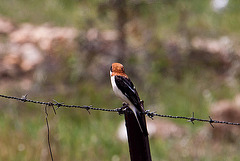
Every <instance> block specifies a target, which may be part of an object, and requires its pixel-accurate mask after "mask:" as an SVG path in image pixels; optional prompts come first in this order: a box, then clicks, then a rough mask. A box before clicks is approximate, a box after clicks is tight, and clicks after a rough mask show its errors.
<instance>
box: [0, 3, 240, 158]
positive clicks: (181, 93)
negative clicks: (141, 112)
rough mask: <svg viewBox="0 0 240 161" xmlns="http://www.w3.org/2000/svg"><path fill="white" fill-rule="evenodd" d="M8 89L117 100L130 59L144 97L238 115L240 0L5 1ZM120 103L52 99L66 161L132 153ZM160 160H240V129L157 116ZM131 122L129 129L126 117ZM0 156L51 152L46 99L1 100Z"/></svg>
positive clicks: (33, 95) (160, 107)
mask: <svg viewBox="0 0 240 161" xmlns="http://www.w3.org/2000/svg"><path fill="white" fill-rule="evenodd" d="M0 4H1V5H0V90H1V94H4V95H11V96H18V97H21V96H22V95H25V94H28V98H29V99H34V100H39V101H45V102H48V101H52V99H55V100H57V101H59V102H64V103H65V104H75V105H93V106H94V107H102V108H118V107H121V105H122V102H121V101H120V100H118V98H116V97H115V96H114V94H113V92H112V87H111V84H110V78H109V69H110V66H111V64H112V63H113V62H120V63H122V64H124V66H125V70H126V73H127V74H128V75H129V76H130V78H131V80H132V81H133V82H134V84H135V86H136V87H137V90H138V92H139V95H140V97H141V99H142V100H144V102H145V108H146V109H149V110H151V111H157V113H160V114H168V115H178V116H192V112H195V117H197V118H203V119H208V116H209V115H210V116H211V117H212V119H216V120H224V121H232V122H240V95H239V88H240V86H239V83H240V80H239V77H240V50H239V45H240V39H239V37H240V27H239V26H240V19H239V16H240V10H239V6H240V1H238V0H201V1H199V0H192V1H189V0H158V1H157V0H109V1H104V0H89V1H80V0H51V1H50V0H42V1H36V0H8V1H6V0H0ZM123 120H124V117H123V116H119V115H118V114H117V113H107V112H98V111H91V114H90V115H89V114H88V112H87V111H85V110H81V109H65V108H60V109H58V110H57V115H54V114H53V112H52V111H51V110H49V121H50V122H49V123H50V133H51V146H52V150H53V156H54V159H55V160H58V161H69V160H85V161H108V160H109V161H125V160H129V153H128V144H127V141H126V138H125V137H124V135H122V134H123V133H124V131H122V130H121V129H122V128H121V127H124V126H123V125H122V124H123ZM147 122H148V127H149V132H150V146H151V154H152V159H153V160H154V161H157V160H162V161H163V160H184V161H188V160H189V161H190V160H191V161H192V160H194V161H201V160H204V161H206V160H207V161H218V160H235V161H236V160H240V156H239V150H240V142H239V136H240V129H239V127H236V126H235V127H234V126H224V125H214V127H215V128H212V127H211V126H210V125H209V124H206V123H200V122H196V123H195V124H194V126H193V125H192V124H191V123H188V122H186V120H172V119H166V118H155V119H154V120H151V119H147ZM123 129H124V128H123ZM0 160H4V161H6V160H7V161H8V160H9V161H22V160H40V161H45V160H50V156H49V150H48V144H47V128H46V123H45V113H44V106H40V105H35V104H31V103H21V102H17V101H14V100H7V99H3V98H1V99H0Z"/></svg>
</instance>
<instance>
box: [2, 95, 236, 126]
mask: <svg viewBox="0 0 240 161" xmlns="http://www.w3.org/2000/svg"><path fill="white" fill-rule="evenodd" d="M0 97H3V98H7V99H14V100H18V101H22V102H31V103H35V104H42V105H46V106H51V107H53V110H54V111H55V108H54V106H56V107H57V109H58V108H60V107H65V108H81V109H85V110H87V111H88V112H89V111H90V110H96V111H106V112H117V113H119V114H123V113H125V112H126V111H125V109H126V107H127V104H123V107H121V108H115V109H106V108H97V107H93V106H92V105H90V106H79V105H65V104H63V103H58V102H57V101H55V100H54V102H56V103H52V102H41V101H34V100H31V99H27V98H26V96H25V97H24V98H23V97H22V98H18V97H13V96H6V95H0ZM55 112H56V111H55ZM144 114H146V115H147V116H148V117H149V118H151V119H153V118H154V117H167V118H173V119H185V120H188V121H189V122H192V123H193V124H194V121H200V122H208V123H209V124H210V125H211V126H212V127H213V128H214V126H213V125H212V124H213V123H215V124H216V123H218V124H227V125H240V123H234V122H227V121H218V120H213V119H212V118H211V117H210V116H209V119H198V118H195V117H194V112H193V115H192V117H184V116H171V115H162V114H157V113H156V112H151V111H149V110H146V111H145V113H144Z"/></svg>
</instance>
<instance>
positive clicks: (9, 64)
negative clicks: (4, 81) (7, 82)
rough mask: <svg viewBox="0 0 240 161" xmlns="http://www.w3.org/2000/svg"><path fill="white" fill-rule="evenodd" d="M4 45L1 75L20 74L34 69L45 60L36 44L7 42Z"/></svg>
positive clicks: (11, 75) (13, 75)
mask: <svg viewBox="0 0 240 161" xmlns="http://www.w3.org/2000/svg"><path fill="white" fill-rule="evenodd" d="M2 46H3V50H2V53H3V55H2V59H1V60H0V62H1V64H2V66H1V70H0V76H9V77H15V76H18V75H19V74H21V73H23V72H28V71H32V70H34V69H35V67H36V66H37V65H38V64H40V63H41V62H42V61H43V54H42V52H41V51H40V50H39V49H38V48H37V47H36V46H35V45H34V44H31V43H25V44H17V43H7V44H2Z"/></svg>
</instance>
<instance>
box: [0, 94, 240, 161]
mask: <svg viewBox="0 0 240 161" xmlns="http://www.w3.org/2000/svg"><path fill="white" fill-rule="evenodd" d="M27 96H28V95H27V94H26V95H24V96H22V97H21V98H20V97H14V96H7V95H2V94H0V97H2V98H6V99H11V100H17V101H21V102H29V103H34V104H41V105H45V109H44V110H45V114H46V117H45V120H46V126H47V139H48V146H49V153H50V157H51V160H52V161H53V154H52V150H51V144H50V128H49V123H48V108H47V107H51V108H52V110H53V112H54V114H56V110H58V109H59V108H60V107H64V108H79V109H85V110H87V112H88V113H89V114H90V110H92V111H105V112H116V113H118V114H119V115H121V114H124V112H126V110H125V109H126V108H127V107H128V106H127V104H123V106H122V107H120V108H113V109H109V108H99V107H93V106H92V105H89V106H80V105H67V104H64V103H59V102H57V101H56V100H53V102H43V101H35V100H31V99H28V98H27ZM127 112H131V111H127ZM144 114H145V115H146V116H148V117H149V118H151V119H153V118H154V117H166V118H172V119H185V120H187V121H189V122H191V123H193V124H194V121H199V122H208V123H209V124H210V125H211V126H212V127H213V128H214V126H213V124H214V123H215V124H227V125H236V126H239V125H240V123H234V122H228V121H219V120H213V119H212V118H211V117H210V116H208V117H209V119H199V118H195V116H194V112H193V113H192V117H185V116H172V115H164V114H158V113H156V112H151V111H150V110H145V112H144Z"/></svg>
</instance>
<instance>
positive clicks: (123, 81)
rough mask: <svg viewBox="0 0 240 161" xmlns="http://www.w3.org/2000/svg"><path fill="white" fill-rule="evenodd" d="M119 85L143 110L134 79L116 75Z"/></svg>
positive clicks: (139, 108)
mask: <svg viewBox="0 0 240 161" xmlns="http://www.w3.org/2000/svg"><path fill="white" fill-rule="evenodd" d="M115 81H116V85H117V87H118V88H119V89H120V90H121V91H122V93H123V94H124V95H125V96H126V97H127V98H128V99H129V100H130V101H131V102H132V104H133V105H134V106H135V107H136V108H137V109H138V110H139V111H141V112H142V111H143V110H142V108H141V105H140V98H139V96H138V93H137V90H136V89H135V87H134V85H133V83H132V81H131V80H130V79H129V78H126V77H123V76H115Z"/></svg>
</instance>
